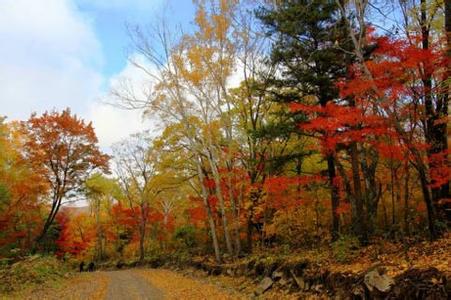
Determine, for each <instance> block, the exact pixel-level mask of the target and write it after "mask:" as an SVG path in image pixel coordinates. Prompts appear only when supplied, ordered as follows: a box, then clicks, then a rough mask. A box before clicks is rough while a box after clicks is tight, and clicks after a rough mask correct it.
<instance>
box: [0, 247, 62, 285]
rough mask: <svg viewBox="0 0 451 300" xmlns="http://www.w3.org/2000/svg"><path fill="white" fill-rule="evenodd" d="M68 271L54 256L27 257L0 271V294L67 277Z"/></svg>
mask: <svg viewBox="0 0 451 300" xmlns="http://www.w3.org/2000/svg"><path fill="white" fill-rule="evenodd" d="M68 273H69V270H68V269H67V267H66V266H65V265H64V264H63V263H62V262H61V261H59V260H58V259H56V258H55V257H54V256H39V255H35V256H29V257H27V258H25V259H23V260H21V261H18V262H16V263H14V264H12V265H10V266H7V267H3V268H2V269H0V293H11V292H16V291H20V290H22V289H24V287H33V286H37V285H42V284H45V283H48V282H55V281H58V280H60V279H61V278H63V277H67V276H68Z"/></svg>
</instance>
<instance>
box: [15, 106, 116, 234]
mask: <svg viewBox="0 0 451 300" xmlns="http://www.w3.org/2000/svg"><path fill="white" fill-rule="evenodd" d="M22 124H23V129H24V131H25V132H26V134H27V141H26V143H25V145H24V150H25V155H26V157H27V159H29V160H30V161H31V162H32V164H33V167H34V168H35V170H36V171H38V172H42V174H43V175H44V176H45V178H46V181H47V182H48V184H49V185H50V191H51V192H50V193H51V194H50V200H51V206H50V211H49V213H48V215H47V218H46V220H45V223H44V226H43V228H42V232H41V234H40V235H39V237H38V239H37V241H38V242H40V241H41V240H42V239H43V238H44V237H45V235H46V233H47V230H48V229H49V228H50V226H51V225H52V223H53V221H54V219H55V217H56V215H57V214H58V211H59V209H60V207H61V205H62V204H63V199H67V200H70V199H71V198H73V197H75V196H76V195H77V193H78V192H80V191H81V189H82V187H83V183H84V182H85V181H86V179H87V178H88V177H89V175H90V173H91V172H92V171H94V170H96V169H101V170H104V171H108V159H109V157H108V155H106V154H103V153H102V152H101V151H100V149H99V147H98V146H97V137H96V135H95V133H94V129H93V127H92V124H91V123H85V121H83V120H82V119H80V118H78V117H77V116H76V115H72V114H71V112H70V110H69V109H66V110H63V111H62V112H57V111H53V112H45V113H44V114H43V115H41V116H37V115H36V114H33V115H32V116H31V117H30V119H28V121H26V122H23V123H22Z"/></svg>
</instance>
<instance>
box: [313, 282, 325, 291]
mask: <svg viewBox="0 0 451 300" xmlns="http://www.w3.org/2000/svg"><path fill="white" fill-rule="evenodd" d="M323 288H324V286H323V285H322V284H317V285H315V286H314V287H313V289H314V290H315V291H316V292H318V293H319V292H321V291H322V290H323Z"/></svg>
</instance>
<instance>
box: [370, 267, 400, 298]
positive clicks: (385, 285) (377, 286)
mask: <svg viewBox="0 0 451 300" xmlns="http://www.w3.org/2000/svg"><path fill="white" fill-rule="evenodd" d="M363 282H364V283H365V285H366V287H367V288H368V290H369V291H370V292H373V291H374V290H377V291H379V292H381V293H388V292H389V291H390V289H391V287H392V286H393V284H394V283H395V281H394V280H393V278H391V277H390V276H388V275H386V274H381V272H380V271H379V269H375V270H372V271H370V272H368V273H367V274H366V275H365V278H364V281H363Z"/></svg>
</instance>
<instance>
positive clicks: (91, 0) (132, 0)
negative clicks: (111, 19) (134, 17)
mask: <svg viewBox="0 0 451 300" xmlns="http://www.w3.org/2000/svg"><path fill="white" fill-rule="evenodd" d="M76 1H77V3H79V4H82V5H87V6H91V7H96V8H99V9H107V10H108V9H121V10H124V9H127V10H137V11H139V10H150V9H153V8H156V7H158V6H159V5H161V4H162V3H163V1H162V0H76Z"/></svg>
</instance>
